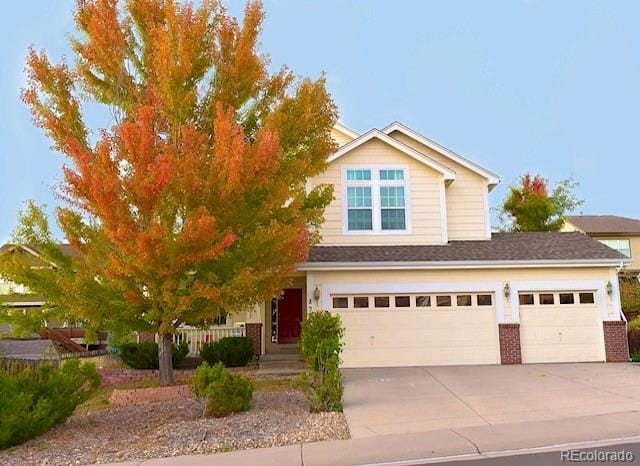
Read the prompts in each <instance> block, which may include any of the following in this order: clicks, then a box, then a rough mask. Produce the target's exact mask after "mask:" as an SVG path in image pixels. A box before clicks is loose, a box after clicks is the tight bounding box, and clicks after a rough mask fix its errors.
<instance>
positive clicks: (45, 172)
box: [0, 0, 640, 241]
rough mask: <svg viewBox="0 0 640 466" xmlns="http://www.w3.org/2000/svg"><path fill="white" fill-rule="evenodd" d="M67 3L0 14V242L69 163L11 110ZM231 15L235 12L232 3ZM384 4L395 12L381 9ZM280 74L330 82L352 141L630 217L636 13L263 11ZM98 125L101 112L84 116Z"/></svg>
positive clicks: (617, 6)
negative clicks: (383, 136)
mask: <svg viewBox="0 0 640 466" xmlns="http://www.w3.org/2000/svg"><path fill="white" fill-rule="evenodd" d="M74 3H75V2H74V1H72V0H22V1H21V2H9V3H7V5H5V6H4V10H3V11H4V13H3V15H2V16H0V44H2V45H0V109H2V113H3V115H2V118H1V119H0V241H4V240H6V239H7V238H8V237H9V234H10V232H11V231H12V229H13V228H14V226H15V222H16V220H15V218H16V212H17V211H18V210H19V209H20V208H21V206H22V205H23V202H24V201H25V200H26V199H34V200H36V201H37V202H38V203H44V204H47V205H48V207H49V210H50V211H52V210H53V207H54V206H55V205H56V203H57V200H56V198H55V196H54V195H53V191H52V188H53V186H54V185H55V183H57V182H58V181H60V179H61V166H62V163H63V157H62V156H60V155H59V154H56V153H54V152H52V151H50V150H49V142H48V140H47V139H46V138H45V137H44V136H43V134H42V132H41V131H40V130H39V129H38V128H35V127H34V126H33V125H32V123H31V120H30V116H29V113H28V112H27V109H26V108H25V106H24V105H23V104H22V103H21V102H20V99H19V89H20V87H21V86H22V85H23V83H24V76H23V68H24V58H25V54H26V50H27V47H28V45H29V44H34V45H36V46H37V47H44V48H46V49H47V51H48V52H49V53H50V56H51V57H52V58H53V59H54V60H56V61H57V60H58V59H59V58H60V57H62V56H63V55H65V54H68V53H69V49H68V41H67V37H68V34H69V33H72V32H73V22H72V9H73V5H74ZM227 5H228V7H229V9H230V11H231V12H232V13H234V14H240V13H241V12H242V7H243V3H242V2H240V1H232V2H227ZM391 5H393V6H391ZM265 8H266V11H267V20H266V23H265V27H264V34H263V36H262V44H263V50H264V51H266V52H268V53H269V54H270V55H271V57H272V62H273V65H274V66H280V65H281V64H287V65H288V66H290V67H291V68H292V69H293V70H294V71H295V72H296V73H298V74H300V75H307V76H317V75H318V74H319V73H320V72H321V71H325V72H326V73H327V77H328V85H329V89H330V91H331V92H332V94H333V96H334V99H335V100H336V102H337V103H338V105H339V107H340V111H341V120H342V122H343V123H344V124H346V125H347V126H349V127H351V128H352V129H354V130H356V131H366V130H367V129H369V128H371V127H378V128H381V127H383V126H385V125H386V124H388V123H389V122H391V121H393V120H399V121H402V122H403V123H405V124H407V125H408V126H410V127H412V128H414V129H416V130H418V131H419V132H421V133H422V134H424V135H425V136H428V137H430V138H432V139H434V140H436V141H438V142H440V143H441V144H443V145H445V146H447V147H448V148H450V149H452V150H454V151H456V152H459V153H461V154H463V155H465V156H466V157H468V158H470V159H472V160H474V161H475V162H477V163H479V164H481V165H484V166H486V167H487V168H489V169H491V170H493V171H495V172H497V173H498V174H499V175H501V177H502V180H503V181H502V183H501V185H500V186H499V187H498V188H496V189H495V190H494V191H493V192H492V194H491V196H490V199H491V204H492V205H493V206H495V205H497V204H498V203H499V202H500V200H501V199H502V198H503V197H504V194H505V188H506V187H507V185H508V184H509V183H511V182H513V181H514V180H516V179H517V177H518V176H519V175H520V174H522V173H524V172H532V173H541V174H542V175H544V176H546V177H547V178H550V179H551V180H552V181H555V180H560V179H563V178H567V177H573V178H575V179H576V180H578V181H579V182H580V188H579V190H578V192H577V194H578V196H579V197H581V198H583V199H584V200H585V201H586V203H585V205H584V206H583V208H582V211H583V213H593V214H600V213H611V214H618V215H625V216H632V217H640V203H639V202H638V196H637V194H636V191H637V188H638V181H637V180H638V171H639V170H638V169H639V168H640V159H639V156H640V153H639V150H638V144H637V136H638V135H639V134H640V127H639V125H640V118H639V115H638V113H639V111H640V110H639V109H640V29H639V28H638V27H637V19H638V18H639V17H640V2H637V1H616V2H609V1H604V0H603V1H586V0H576V1H562V2H557V1H554V0H509V1H507V0H503V1H497V0H496V1H483V2H478V1H475V0H467V1H438V2H436V1H418V0H416V1H397V2H393V3H392V2H388V1H384V0H367V1H344V0H331V1H329V0H323V1H306V0H305V1H299V0H295V1H294V0H290V1H285V0H271V1H269V0H267V1H266V2H265ZM92 118H95V119H96V120H98V118H97V116H95V115H94V116H92Z"/></svg>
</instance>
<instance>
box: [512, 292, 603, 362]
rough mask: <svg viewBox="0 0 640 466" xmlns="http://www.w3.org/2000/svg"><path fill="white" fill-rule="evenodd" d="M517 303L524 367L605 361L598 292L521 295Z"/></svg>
mask: <svg viewBox="0 0 640 466" xmlns="http://www.w3.org/2000/svg"><path fill="white" fill-rule="evenodd" d="M518 300H519V303H520V344H521V348H522V362H523V363H544V362H583V361H604V359H605V356H604V340H603V339H604V337H603V332H602V322H601V318H600V311H599V309H598V304H597V302H598V300H597V296H596V293H595V292H593V291H567V292H557V291H555V292H551V291H549V292H544V291H536V292H520V293H519V296H518Z"/></svg>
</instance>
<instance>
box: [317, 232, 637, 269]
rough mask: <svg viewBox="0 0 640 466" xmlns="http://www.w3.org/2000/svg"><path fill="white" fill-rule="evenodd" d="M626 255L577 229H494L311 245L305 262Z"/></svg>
mask: <svg viewBox="0 0 640 466" xmlns="http://www.w3.org/2000/svg"><path fill="white" fill-rule="evenodd" d="M598 259H612V260H614V261H615V260H617V259H626V257H625V256H623V255H622V254H620V253H619V252H617V251H615V250H613V249H611V248H609V247H607V246H605V245H603V244H601V243H600V242H598V241H596V240H594V239H592V238H589V237H588V236H586V235H584V234H582V233H579V232H570V233H564V232H550V233H493V234H492V235H491V240H490V241H487V240H484V241H481V240H478V241H450V242H449V244H446V245H407V246H391V245H390V246H314V247H312V248H311V251H310V253H309V259H308V261H307V262H313V263H317V262H449V261H450V262H458V261H554V260H557V261H571V260H578V261H580V260H598Z"/></svg>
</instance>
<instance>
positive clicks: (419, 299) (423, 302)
mask: <svg viewBox="0 0 640 466" xmlns="http://www.w3.org/2000/svg"><path fill="white" fill-rule="evenodd" d="M429 306H431V296H416V307H429Z"/></svg>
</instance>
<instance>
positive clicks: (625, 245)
mask: <svg viewBox="0 0 640 466" xmlns="http://www.w3.org/2000/svg"><path fill="white" fill-rule="evenodd" d="M598 241H600V242H601V243H602V244H606V245H607V246H609V247H610V248H613V249H615V250H616V251H618V252H620V253H622V254H624V255H625V256H627V257H631V246H630V244H629V240H628V239H601V240H598Z"/></svg>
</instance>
